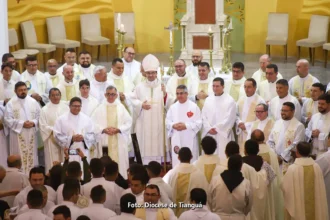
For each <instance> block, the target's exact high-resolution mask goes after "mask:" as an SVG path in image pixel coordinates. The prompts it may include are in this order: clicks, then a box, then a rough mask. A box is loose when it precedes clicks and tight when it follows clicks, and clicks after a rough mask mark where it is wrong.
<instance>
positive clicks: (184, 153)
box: [179, 147, 192, 163]
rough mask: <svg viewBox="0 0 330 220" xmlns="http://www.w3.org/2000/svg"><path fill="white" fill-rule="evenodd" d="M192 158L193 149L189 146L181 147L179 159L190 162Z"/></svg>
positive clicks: (182, 161)
mask: <svg viewBox="0 0 330 220" xmlns="http://www.w3.org/2000/svg"><path fill="white" fill-rule="evenodd" d="M191 159H192V153H191V150H190V149H189V148H188V147H181V149H180V150H179V160H180V162H181V163H190V160H191Z"/></svg>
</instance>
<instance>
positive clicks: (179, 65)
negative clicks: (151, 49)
mask: <svg viewBox="0 0 330 220" xmlns="http://www.w3.org/2000/svg"><path fill="white" fill-rule="evenodd" d="M174 67H175V72H176V73H177V74H178V76H184V74H186V63H185V62H184V60H181V59H180V60H176V61H175V62H174Z"/></svg>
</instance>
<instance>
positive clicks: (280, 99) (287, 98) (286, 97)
mask: <svg viewBox="0 0 330 220" xmlns="http://www.w3.org/2000/svg"><path fill="white" fill-rule="evenodd" d="M276 92H277V96H276V97H275V98H273V99H272V100H271V101H270V102H269V112H270V114H269V115H270V117H271V118H272V119H274V121H277V120H279V119H281V109H282V105H283V103H284V102H292V103H293V104H294V106H295V112H294V117H295V118H296V119H297V120H298V121H301V105H300V103H299V101H298V99H297V98H296V97H294V96H292V95H290V94H289V84H288V81H287V80H286V79H280V80H278V81H277V82H276Z"/></svg>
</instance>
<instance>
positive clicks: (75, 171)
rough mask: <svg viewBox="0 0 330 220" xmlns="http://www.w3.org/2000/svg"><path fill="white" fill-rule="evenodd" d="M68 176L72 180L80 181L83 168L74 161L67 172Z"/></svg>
mask: <svg viewBox="0 0 330 220" xmlns="http://www.w3.org/2000/svg"><path fill="white" fill-rule="evenodd" d="M66 173H67V176H68V177H70V178H77V179H80V177H81V175H82V171H81V166H80V163H79V162H78V161H72V162H70V163H69V164H68V168H67V170H66Z"/></svg>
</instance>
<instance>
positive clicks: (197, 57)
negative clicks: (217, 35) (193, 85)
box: [186, 50, 214, 79]
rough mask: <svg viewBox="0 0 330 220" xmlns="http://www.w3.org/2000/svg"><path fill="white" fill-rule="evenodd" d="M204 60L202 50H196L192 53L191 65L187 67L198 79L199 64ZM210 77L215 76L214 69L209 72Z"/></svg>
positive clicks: (189, 72)
mask: <svg viewBox="0 0 330 220" xmlns="http://www.w3.org/2000/svg"><path fill="white" fill-rule="evenodd" d="M202 61H203V54H202V51H200V50H194V51H193V52H192V55H191V62H192V64H190V65H189V66H187V68H186V72H187V73H188V75H189V76H190V77H192V78H196V79H198V78H199V76H198V66H199V64H200V63H201V62H202ZM209 77H214V73H213V72H212V70H211V71H210V72H209Z"/></svg>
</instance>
